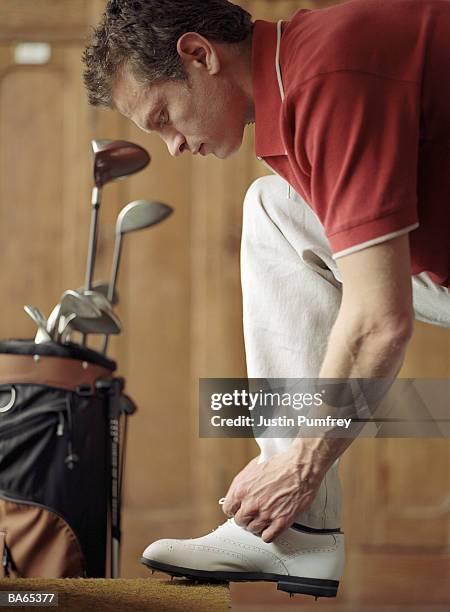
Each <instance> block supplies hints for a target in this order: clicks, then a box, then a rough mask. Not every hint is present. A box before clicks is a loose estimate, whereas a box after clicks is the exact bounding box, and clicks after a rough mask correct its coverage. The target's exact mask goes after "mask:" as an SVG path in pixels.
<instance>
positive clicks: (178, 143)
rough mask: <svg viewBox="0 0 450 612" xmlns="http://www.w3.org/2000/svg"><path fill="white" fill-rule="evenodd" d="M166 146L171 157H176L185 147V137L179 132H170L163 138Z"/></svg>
mask: <svg viewBox="0 0 450 612" xmlns="http://www.w3.org/2000/svg"><path fill="white" fill-rule="evenodd" d="M164 140H165V141H166V145H167V148H168V149H169V153H170V154H171V155H172V157H177V156H178V155H181V153H183V151H184V150H185V149H186V148H187V143H186V139H185V138H184V136H182V135H181V134H179V133H176V134H171V135H169V136H167V137H166V138H165V139H164Z"/></svg>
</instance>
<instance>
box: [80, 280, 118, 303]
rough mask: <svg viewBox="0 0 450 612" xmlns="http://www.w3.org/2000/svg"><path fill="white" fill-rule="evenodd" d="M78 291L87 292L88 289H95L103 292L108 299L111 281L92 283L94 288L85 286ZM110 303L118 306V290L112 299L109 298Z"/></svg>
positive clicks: (97, 291)
mask: <svg viewBox="0 0 450 612" xmlns="http://www.w3.org/2000/svg"><path fill="white" fill-rule="evenodd" d="M77 291H78V293H86V291H95V292H96V293H101V294H102V295H103V296H104V297H105V298H106V299H107V300H108V292H109V283H107V282H106V281H97V282H95V283H92V289H90V290H88V289H85V288H84V287H79V288H78V289H77ZM108 303H109V304H112V305H113V306H116V305H117V304H118V303H119V294H118V292H117V291H116V290H115V291H114V295H113V298H112V301H111V302H110V301H109V300H108Z"/></svg>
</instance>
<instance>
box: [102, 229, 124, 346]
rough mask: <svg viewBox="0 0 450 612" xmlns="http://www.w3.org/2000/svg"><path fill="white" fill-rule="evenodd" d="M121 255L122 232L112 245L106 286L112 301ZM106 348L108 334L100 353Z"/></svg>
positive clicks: (104, 338) (109, 298) (117, 235)
mask: <svg viewBox="0 0 450 612" xmlns="http://www.w3.org/2000/svg"><path fill="white" fill-rule="evenodd" d="M121 255H122V234H121V233H117V234H116V242H115V245H114V256H113V264H112V268H111V279H110V281H109V287H108V300H109V301H110V302H111V303H112V300H113V297H114V292H115V290H116V284H117V277H118V274H119V266H120V259H121ZM107 348H108V336H106V335H105V336H104V337H103V344H102V349H101V350H102V353H103V354H105V353H106V350H107Z"/></svg>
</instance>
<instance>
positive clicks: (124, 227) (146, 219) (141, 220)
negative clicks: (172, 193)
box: [116, 200, 173, 234]
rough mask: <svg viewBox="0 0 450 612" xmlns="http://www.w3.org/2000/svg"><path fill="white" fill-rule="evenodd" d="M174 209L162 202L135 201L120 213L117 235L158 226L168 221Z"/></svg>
mask: <svg viewBox="0 0 450 612" xmlns="http://www.w3.org/2000/svg"><path fill="white" fill-rule="evenodd" d="M172 212H173V208H171V207H170V206H168V205H167V204H163V203H162V202H149V201H147V200H135V201H134V202H130V204H127V205H126V206H125V207H124V208H122V210H121V211H120V213H119V216H118V217H117V223H116V234H127V233H128V232H136V231H138V230H141V229H144V228H146V227H150V226H152V225H157V224H158V223H161V221H164V219H167V217H169V216H170V215H171V214H172Z"/></svg>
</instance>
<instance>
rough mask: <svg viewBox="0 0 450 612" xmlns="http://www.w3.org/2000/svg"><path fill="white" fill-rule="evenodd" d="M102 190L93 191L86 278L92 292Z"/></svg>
mask: <svg viewBox="0 0 450 612" xmlns="http://www.w3.org/2000/svg"><path fill="white" fill-rule="evenodd" d="M100 198H101V189H99V188H98V187H94V189H93V190H92V212H91V228H90V233H89V245H88V257H87V263H86V277H85V281H84V288H85V289H86V290H88V291H89V290H90V289H91V288H92V277H93V274H94V266H95V255H96V249H97V227H98V213H99V209H100Z"/></svg>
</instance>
